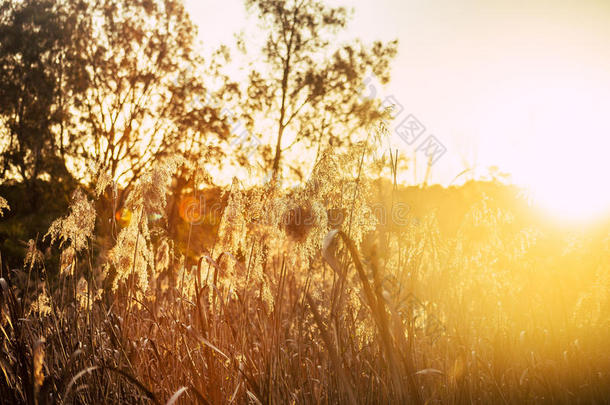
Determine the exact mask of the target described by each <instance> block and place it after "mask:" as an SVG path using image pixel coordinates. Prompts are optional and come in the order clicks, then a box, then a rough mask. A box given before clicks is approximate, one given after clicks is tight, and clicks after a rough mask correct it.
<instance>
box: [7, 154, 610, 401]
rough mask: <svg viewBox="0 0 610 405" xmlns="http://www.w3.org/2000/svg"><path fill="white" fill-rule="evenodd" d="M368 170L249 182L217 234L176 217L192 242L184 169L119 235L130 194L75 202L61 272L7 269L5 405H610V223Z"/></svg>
mask: <svg viewBox="0 0 610 405" xmlns="http://www.w3.org/2000/svg"><path fill="white" fill-rule="evenodd" d="M359 162H360V159H359V158H358V156H357V155H355V154H348V155H342V156H337V155H333V154H330V153H329V154H327V155H325V157H324V158H323V159H321V160H320V162H319V163H318V165H317V166H316V168H315V169H314V171H313V172H312V174H311V177H310V180H309V181H306V182H304V183H303V184H301V185H297V186H294V187H289V188H286V187H285V188H281V187H280V186H279V184H277V183H276V182H270V183H267V184H265V185H263V186H259V187H253V188H249V189H243V188H241V187H240V186H239V184H238V182H237V181H235V182H234V183H233V185H232V186H231V187H230V188H227V189H224V190H222V191H221V193H222V196H223V197H222V198H221V200H222V203H220V205H219V207H220V208H218V206H214V207H216V208H215V210H212V209H211V206H209V207H207V208H204V209H203V211H201V213H203V214H209V215H208V216H207V219H205V218H202V217H201V216H200V214H193V213H192V212H194V211H192V212H191V214H189V215H190V216H189V215H187V216H186V218H184V219H182V218H181V217H180V218H179V219H178V220H179V221H181V222H182V226H183V227H185V230H186V229H188V232H183V233H182V234H181V236H180V238H179V239H182V240H172V239H171V238H169V237H168V236H167V228H168V222H167V219H166V217H167V215H166V212H167V211H168V202H169V205H171V204H174V203H173V202H172V200H173V199H174V196H171V195H170V194H169V187H170V185H171V181H172V173H175V171H176V167H177V165H179V164H180V162H179V159H169V160H167V161H164V162H162V163H159V164H157V165H156V166H155V167H154V168H153V169H152V170H151V171H150V172H148V173H147V174H146V175H145V176H143V178H142V179H141V180H140V181H139V183H138V185H137V186H136V188H135V189H134V192H133V194H131V197H130V198H129V200H128V201H127V203H126V205H125V206H126V207H127V209H128V210H129V212H130V215H129V216H128V218H127V219H125V218H124V216H123V217H121V216H117V215H111V216H110V217H109V218H97V221H100V222H110V223H111V225H112V226H111V227H110V229H111V237H110V238H106V239H103V238H97V237H96V234H95V229H96V227H95V223H96V198H101V197H102V196H103V195H107V196H110V197H112V194H113V185H112V183H105V182H104V179H103V178H100V179H99V180H100V182H99V183H97V186H98V187H97V190H89V192H87V193H85V192H83V191H77V192H75V194H74V195H73V201H72V203H71V205H70V208H69V212H67V213H66V215H65V216H63V217H61V218H59V219H57V220H56V221H55V222H53V224H52V225H51V227H50V228H49V231H48V233H47V235H45V238H46V239H47V240H51V241H52V242H54V245H53V246H54V247H53V249H58V252H60V259H59V261H58V262H57V263H56V264H55V265H56V266H58V268H49V267H48V266H47V264H46V260H45V254H44V253H42V252H40V251H39V250H38V249H37V248H36V243H35V241H30V243H29V246H28V248H27V253H26V256H25V258H24V263H23V266H22V267H21V268H18V269H10V270H9V269H7V268H6V266H3V274H2V279H1V280H0V285H1V291H2V295H1V299H2V300H1V305H2V323H1V329H2V348H1V350H2V352H1V354H2V356H1V359H2V363H1V366H2V380H3V381H2V384H0V390H1V396H0V398H2V402H4V403H31V404H34V403H100V402H103V403H168V404H172V403H210V404H217V403H322V404H326V403H368V404H376V403H415V404H432V403H447V404H453V403H455V404H462V403H514V404H521V403H604V402H605V401H606V399H607V395H608V387H609V386H610V385H609V382H610V381H609V378H610V376H609V375H608V369H609V368H608V367H609V364H608V361H609V356H608V352H607V350H606V344H605V342H607V339H608V338H609V337H610V336H609V333H608V332H609V329H608V319H609V318H608V310H609V309H610V307H609V306H608V304H609V303H610V301H609V300H608V298H609V297H608V289H609V288H610V285H609V284H608V283H609V278H608V275H607V270H608V265H609V260H610V252H609V251H608V249H609V246H610V244H609V242H610V241H609V238H608V233H607V229H608V228H607V227H598V229H597V230H591V231H590V232H588V233H584V232H568V231H565V230H564V231H562V232H558V231H557V230H555V231H553V229H552V228H551V227H550V226H549V225H548V224H544V223H542V222H537V223H536V222H534V221H532V220H531V218H528V217H527V216H526V215H525V214H524V211H523V210H519V209H516V208H515V207H517V206H518V205H519V197H518V196H517V195H514V193H513V196H512V197H510V193H508V192H507V190H506V189H507V188H508V187H507V186H503V185H501V184H495V183H489V184H488V185H487V186H488V187H487V189H486V188H485V187H484V185H485V183H484V182H483V183H481V184H482V185H481V184H479V185H478V186H477V182H475V183H472V184H466V185H464V186H461V187H455V188H454V190H453V191H452V192H450V195H453V196H454V198H453V199H452V201H453V202H454V203H453V204H451V206H450V207H449V208H448V207H444V209H443V208H441V209H440V212H439V209H437V210H432V209H429V208H427V207H426V206H425V205H422V204H420V205H418V204H417V203H415V201H416V200H419V201H421V200H425V197H421V195H423V196H425V195H426V189H422V188H419V187H418V188H416V189H417V190H418V193H420V194H421V195H420V196H419V197H418V198H415V197H414V194H408V193H407V194H405V192H404V190H403V191H401V187H399V186H396V187H395V185H393V184H392V183H391V182H388V181H386V182H378V181H377V182H376V181H373V180H371V179H368V178H366V177H365V176H364V175H363V173H361V172H360V171H359V170H358V168H359ZM494 184H495V185H494ZM492 186H493V187H492ZM494 190H495V191H494ZM502 190H503V193H504V194H502V193H501V191H502ZM460 191H465V194H466V195H469V199H470V201H468V199H466V198H462V199H461V200H460V197H459V195H460V194H459V192H460ZM445 192H449V191H445ZM96 196H97V197H96ZM409 196H410V197H409ZM494 196H495V197H494ZM440 200H441V201H447V199H446V197H445V198H443V197H441V198H440ZM468 204H470V205H468ZM174 205H175V204H174ZM432 205H433V206H434V204H432ZM411 207H418V208H417V209H416V208H413V209H411ZM199 208H200V207H199ZM511 208H514V209H511ZM3 210H4V214H5V215H10V211H9V207H8V205H7V204H6V201H5V200H3ZM206 210H207V211H206ZM460 210H461V211H460ZM212 211H215V212H212ZM159 213H163V217H161V218H159V215H158V214H159ZM154 214H156V215H154ZM183 214H184V213H183ZM193 215H195V216H193ZM204 216H205V215H204ZM182 217H184V215H182ZM456 217H457V218H456ZM117 218H118V219H117ZM438 218H441V219H442V225H441V224H440V223H439V220H438ZM185 219H186V220H185ZM206 224H207V227H206ZM197 229H199V231H197ZM202 229H204V233H205V234H207V235H203V236H201V235H200V237H199V238H196V237H194V235H195V234H197V233H201V232H202V231H201V230H202ZM195 241H196V242H195ZM48 255H49V254H48V253H47V255H46V256H48Z"/></svg>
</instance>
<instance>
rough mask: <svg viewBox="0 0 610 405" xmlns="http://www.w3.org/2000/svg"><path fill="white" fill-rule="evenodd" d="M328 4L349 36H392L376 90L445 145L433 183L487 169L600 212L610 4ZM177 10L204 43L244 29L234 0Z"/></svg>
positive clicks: (192, 1) (607, 196)
mask: <svg viewBox="0 0 610 405" xmlns="http://www.w3.org/2000/svg"><path fill="white" fill-rule="evenodd" d="M330 3H332V4H343V5H346V6H349V7H354V9H355V15H354V19H353V20H352V21H351V23H350V25H349V31H348V32H347V33H346V35H347V36H348V37H360V38H363V39H364V40H370V41H372V40H375V39H384V40H389V39H393V38H398V39H399V41H400V46H399V54H398V56H397V58H396V60H395V62H394V65H393V75H392V77H393V78H392V82H391V84H390V85H389V86H388V87H387V89H384V91H382V94H387V95H394V96H395V98H396V99H397V100H398V101H399V102H400V103H401V104H402V105H403V106H404V107H405V112H404V113H403V114H407V113H411V114H413V115H415V116H416V117H417V118H418V119H419V120H420V121H421V122H422V123H423V124H424V125H425V126H426V129H427V134H433V135H435V136H436V137H437V138H438V139H439V140H440V141H441V142H442V143H443V144H444V145H445V146H446V148H447V152H446V153H445V155H443V156H442V157H441V158H440V159H439V161H438V162H437V163H436V164H435V165H434V167H433V170H432V179H433V180H434V181H438V182H441V183H445V184H446V183H448V182H449V181H451V179H453V178H454V177H455V175H457V174H458V173H460V172H461V171H462V170H463V169H464V168H465V167H466V166H473V165H476V167H477V168H478V173H479V174H482V173H486V171H487V170H486V169H487V167H489V166H492V165H496V166H498V167H499V168H500V170H501V171H504V172H509V173H511V174H512V178H513V180H514V181H515V182H516V183H518V184H521V185H525V186H529V187H531V188H532V189H533V191H534V192H535V193H536V194H538V195H539V196H540V198H541V199H547V200H549V201H548V203H549V204H555V205H558V204H561V209H562V210H564V211H565V210H569V209H570V206H572V208H573V209H574V210H582V209H583V206H586V207H587V209H588V210H593V209H596V210H601V209H604V208H607V207H610V191H606V190H605V189H610V187H609V186H610V182H609V181H608V180H607V178H606V176H607V174H608V173H610V158H609V157H608V156H607V153H608V151H609V149H610V148H609V146H610V140H609V139H610V138H609V137H610V121H609V120H608V117H609V115H610V114H609V112H610V1H607V2H602V1H599V2H585V1H574V2H560V1H553V2H550V1H549V2H545V1H538V2H536V1H523V2H521V1H496V2H493V1H462V2H458V1H455V0H451V1H450V0H445V1H429V0H428V1H425V0H421V1H415V0H410V1H391V0H375V1H364V0H350V1H331V2H330ZM219 4H222V8H220V7H218V5H219ZM187 7H188V9H189V11H190V12H191V15H192V18H193V20H194V21H195V22H196V23H197V24H198V25H199V30H200V37H201V38H202V40H203V41H204V43H208V44H215V43H217V42H221V41H224V42H230V41H231V39H232V34H233V33H234V32H236V31H238V30H240V29H241V28H242V27H243V26H244V25H245V22H246V13H245V10H244V6H243V2H242V1H240V0H224V1H222V2H216V1H214V2H211V1H201V0H199V1H197V0H187ZM401 117H402V116H401ZM399 118H400V117H399ZM396 141H397V142H396V145H397V146H398V147H402V148H403V150H404V151H405V152H406V153H407V154H408V155H412V154H413V152H414V149H415V148H414V147H411V146H407V145H405V144H401V143H400V139H399V138H396ZM421 163H422V164H423V159H421ZM423 172H424V170H423V169H421V168H420V169H419V170H418V174H420V175H423ZM411 176H412V175H411ZM420 180H421V178H420ZM566 189H568V190H572V193H574V195H573V196H571V197H570V198H569V199H567V198H566V197H565V190H566ZM560 198H563V200H564V201H563V202H559V201H557V200H558V199H560ZM578 198H579V199H578ZM577 199H578V200H577Z"/></svg>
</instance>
